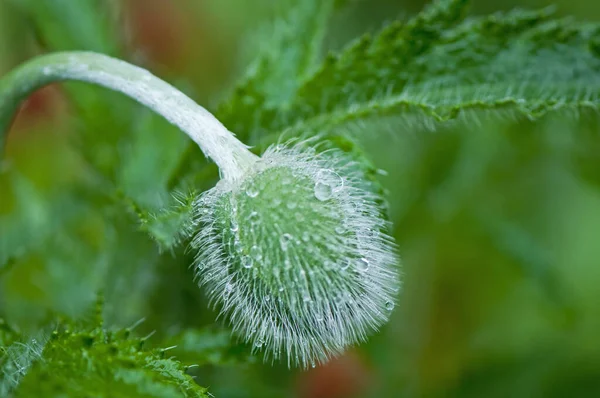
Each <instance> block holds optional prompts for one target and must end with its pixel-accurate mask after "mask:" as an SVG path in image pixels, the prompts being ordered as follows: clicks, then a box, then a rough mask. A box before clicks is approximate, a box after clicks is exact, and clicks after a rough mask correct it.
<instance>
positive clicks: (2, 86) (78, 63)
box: [0, 52, 258, 180]
mask: <svg viewBox="0 0 600 398" xmlns="http://www.w3.org/2000/svg"><path fill="white" fill-rule="evenodd" d="M68 80H74V81H81V82H87V83H93V84H97V85H99V86H103V87H106V88H109V89H111V90H115V91H119V92H121V93H123V94H125V95H127V96H129V97H131V98H133V99H134V100H136V101H137V102H139V103H141V104H143V105H145V106H147V107H148V108H150V109H152V110H153V111H155V112H156V113H158V114H160V115H162V116H163V117H164V118H165V119H167V120H168V121H169V122H170V123H172V124H174V125H175V126H177V127H179V128H180V129H181V130H183V131H184V132H185V133H186V134H187V135H188V136H189V137H190V138H191V139H192V140H194V141H195V142H196V143H197V144H198V145H199V146H200V149H202V151H203V152H204V154H205V155H206V156H207V157H208V158H210V159H212V160H213V161H214V162H215V163H216V164H217V166H218V167H219V169H220V172H221V176H222V178H224V179H229V180H235V179H237V178H239V177H241V176H242V175H243V174H244V173H245V171H246V169H248V168H249V167H251V166H252V164H253V163H254V162H255V161H256V160H257V159H258V157H257V156H256V155H254V154H253V153H251V152H250V151H249V150H248V147H247V146H246V145H244V144H243V143H242V142H241V141H239V140H238V139H237V138H236V137H235V135H234V134H233V133H232V132H230V131H229V130H227V128H225V126H223V124H221V122H219V121H218V120H217V119H216V118H215V117H214V116H213V115H212V114H211V113H210V112H208V111H207V110H206V109H204V108H203V107H201V106H200V105H198V104H196V103H195V102H194V101H193V100H192V99H190V98H189V97H187V96H186V95H185V94H183V93H182V92H180V91H179V90H177V89H176V88H175V87H173V86H171V85H170V84H168V83H166V82H165V81H163V80H161V79H159V78H157V77H156V76H154V75H152V74H151V73H150V72H148V71H147V70H145V69H142V68H140V67H137V66H134V65H131V64H129V63H127V62H124V61H121V60H118V59H115V58H111V57H108V56H106V55H102V54H97V53H93V52H61V53H52V54H47V55H42V56H39V57H36V58H33V59H32V60H30V61H28V62H26V63H24V64H22V65H21V66H19V67H17V68H16V69H14V70H13V71H11V72H10V73H8V74H7V75H6V76H4V77H2V78H1V79H0V152H1V151H2V149H3V146H4V141H5V135H6V134H7V132H8V129H9V127H10V124H11V120H12V118H13V117H14V115H15V113H16V111H17V110H18V108H19V107H20V105H21V103H22V102H23V101H24V100H25V99H26V98H27V97H28V96H29V95H30V94H31V93H32V92H34V91H35V90H37V89H39V88H41V87H43V86H46V85H48V84H50V83H54V82H61V81H68Z"/></svg>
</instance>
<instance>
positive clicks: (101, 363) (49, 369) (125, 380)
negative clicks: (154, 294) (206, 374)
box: [15, 325, 208, 398]
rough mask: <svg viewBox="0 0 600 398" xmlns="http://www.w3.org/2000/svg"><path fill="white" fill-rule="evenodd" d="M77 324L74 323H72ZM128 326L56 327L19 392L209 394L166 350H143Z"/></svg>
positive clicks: (20, 394) (49, 394)
mask: <svg viewBox="0 0 600 398" xmlns="http://www.w3.org/2000/svg"><path fill="white" fill-rule="evenodd" d="M70 327H73V325H70ZM144 341H145V340H144V339H140V338H134V337H131V336H130V331H129V330H128V329H125V330H120V331H116V332H111V331H107V330H104V329H102V328H101V327H96V328H92V329H86V328H78V327H75V330H73V329H69V328H67V327H66V326H63V327H60V328H58V329H57V330H55V331H54V332H53V333H52V334H51V335H50V337H49V338H48V339H47V342H46V343H45V345H44V346H43V350H38V351H37V354H38V358H37V360H35V361H34V362H33V363H32V364H30V367H29V369H27V370H26V372H24V376H23V377H22V379H21V380H20V383H19V384H18V387H17V389H16V391H15V396H16V397H34V396H35V397H37V396H39V397H42V396H43V397H61V396H72V397H75V396H77V397H78V396H95V397H161V398H162V397H207V396H208V395H207V393H206V389H204V388H202V387H200V386H198V385H197V384H196V383H195V382H194V380H193V379H192V378H191V377H190V376H189V375H187V374H186V373H185V370H186V368H185V367H184V366H183V365H181V364H180V363H179V362H177V361H175V360H174V359H166V356H167V355H168V354H167V352H168V350H147V349H144V348H143V346H144Z"/></svg>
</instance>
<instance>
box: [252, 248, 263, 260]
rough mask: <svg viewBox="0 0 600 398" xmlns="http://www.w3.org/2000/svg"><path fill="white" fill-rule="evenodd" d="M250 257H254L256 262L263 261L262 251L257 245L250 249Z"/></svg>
mask: <svg viewBox="0 0 600 398" xmlns="http://www.w3.org/2000/svg"><path fill="white" fill-rule="evenodd" d="M250 256H252V258H253V259H255V260H256V261H260V260H262V251H261V250H260V247H258V246H256V245H254V246H252V247H251V248H250Z"/></svg>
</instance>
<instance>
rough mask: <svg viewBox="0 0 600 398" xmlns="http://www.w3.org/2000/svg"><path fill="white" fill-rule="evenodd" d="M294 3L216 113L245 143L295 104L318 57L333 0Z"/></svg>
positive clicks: (267, 32) (297, 0)
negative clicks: (283, 107) (281, 109)
mask: <svg viewBox="0 0 600 398" xmlns="http://www.w3.org/2000/svg"><path fill="white" fill-rule="evenodd" d="M294 3H295V4H294V5H293V6H292V7H291V8H290V10H289V12H288V13H287V15H286V16H285V17H284V18H278V19H275V20H274V21H273V22H272V24H271V25H270V26H268V29H264V31H263V34H262V35H259V38H260V49H259V51H260V52H259V54H258V56H257V58H256V60H255V61H254V63H253V65H251V66H250V68H249V70H248V72H247V76H246V77H245V78H244V79H243V80H242V81H241V82H240V83H239V84H238V85H237V87H236V89H235V91H234V93H233V95H232V96H231V98H230V99H229V100H227V101H226V102H224V103H222V104H221V105H220V106H219V107H218V109H217V112H216V115H217V117H219V119H220V120H221V121H222V122H223V123H224V124H225V125H226V126H228V127H229V128H230V129H231V130H232V131H234V132H235V133H236V134H237V135H238V136H239V137H240V139H242V140H243V141H248V140H250V141H253V140H254V139H255V138H256V137H259V136H260V135H261V134H264V133H265V130H264V128H265V127H266V126H265V125H267V124H268V123H269V120H270V119H272V118H273V117H274V116H275V114H276V112H275V111H274V109H276V108H277V107H279V106H280V105H281V104H285V103H287V102H289V101H290V99H291V98H292V97H293V96H294V94H295V93H296V91H297V89H298V85H299V84H300V82H301V81H302V80H303V79H304V78H305V77H307V76H308V74H309V73H310V72H312V70H313V69H314V68H315V66H316V62H317V60H318V59H319V56H320V50H321V43H322V40H323V36H324V34H325V26H326V23H327V21H328V19H329V16H330V14H331V12H332V9H333V3H334V2H333V1H332V0H307V1H300V0H295V1H294Z"/></svg>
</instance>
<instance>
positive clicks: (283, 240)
mask: <svg viewBox="0 0 600 398" xmlns="http://www.w3.org/2000/svg"><path fill="white" fill-rule="evenodd" d="M292 238H293V236H292V235H290V234H283V235H281V237H280V238H279V244H280V245H281V250H283V251H286V250H287V249H288V245H289V243H290V241H291V240H292ZM286 261H288V260H286Z"/></svg>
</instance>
